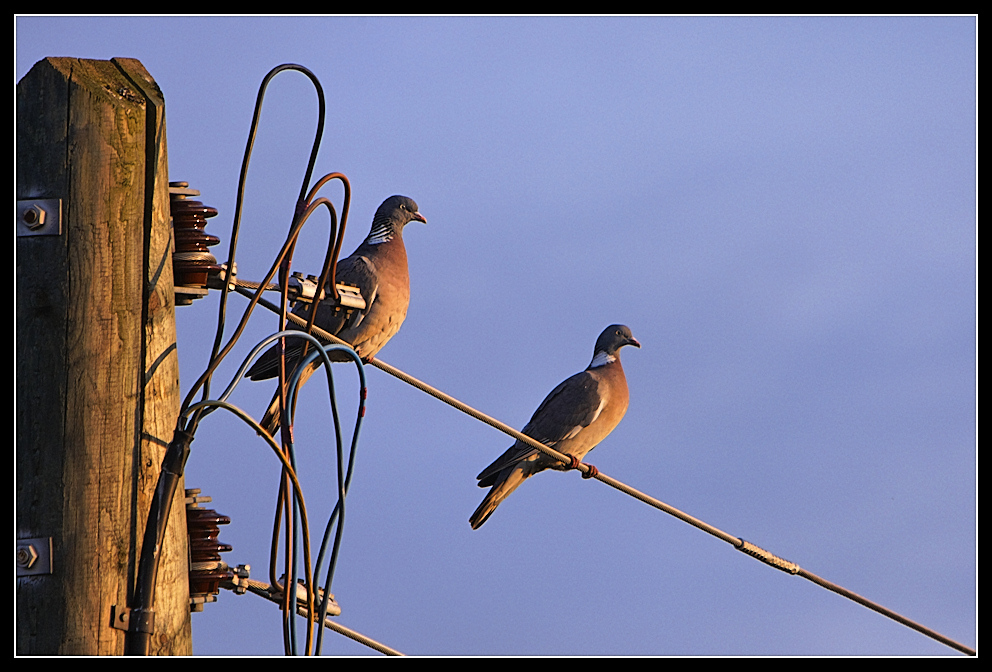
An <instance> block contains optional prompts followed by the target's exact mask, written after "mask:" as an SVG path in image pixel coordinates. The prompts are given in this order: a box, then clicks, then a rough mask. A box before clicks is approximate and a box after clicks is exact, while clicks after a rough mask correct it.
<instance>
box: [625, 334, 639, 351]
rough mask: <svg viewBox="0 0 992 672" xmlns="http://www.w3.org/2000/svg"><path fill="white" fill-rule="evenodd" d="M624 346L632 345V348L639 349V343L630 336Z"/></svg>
mask: <svg viewBox="0 0 992 672" xmlns="http://www.w3.org/2000/svg"><path fill="white" fill-rule="evenodd" d="M624 345H632V346H634V347H635V348H639V347H641V344H640V343H639V342H638V341H637V339H636V338H634V337H633V336H631V337H630V338H628V339H627V342H626V343H624Z"/></svg>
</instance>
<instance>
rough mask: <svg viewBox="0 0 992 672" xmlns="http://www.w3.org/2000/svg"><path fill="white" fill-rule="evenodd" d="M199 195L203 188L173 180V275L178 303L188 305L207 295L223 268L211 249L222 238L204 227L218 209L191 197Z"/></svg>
mask: <svg viewBox="0 0 992 672" xmlns="http://www.w3.org/2000/svg"><path fill="white" fill-rule="evenodd" d="M199 195H200V192H199V191H197V190H196V189H190V188H189V183H188V182H170V183H169V202H170V206H171V210H172V235H173V240H174V241H175V247H174V250H175V251H174V252H173V253H172V274H173V276H174V284H175V288H176V305H177V306H188V305H189V304H191V303H192V302H193V300H194V299H199V298H202V297H204V296H206V295H207V291H208V290H207V280H208V278H209V277H210V276H211V275H216V274H217V273H218V272H219V271H220V269H221V266H220V264H218V263H217V258H216V257H215V256H214V255H212V254H210V252H209V251H208V250H207V248H209V247H210V246H212V245H216V244H217V243H219V242H220V238H218V237H217V236H212V235H210V234H208V233H206V232H204V230H203V229H204V228H205V227H206V225H207V219H208V218H210V217H214V216H216V215H217V208H213V207H210V206H209V205H204V204H203V203H201V202H200V201H191V200H188V199H187V197H188V196H199Z"/></svg>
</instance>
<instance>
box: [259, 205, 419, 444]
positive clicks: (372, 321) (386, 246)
mask: <svg viewBox="0 0 992 672" xmlns="http://www.w3.org/2000/svg"><path fill="white" fill-rule="evenodd" d="M412 221H418V222H423V223H427V220H426V219H424V216H423V215H421V214H420V211H419V208H418V207H417V204H416V203H415V202H414V201H413V199H411V198H408V197H406V196H390V197H389V198H387V199H386V200H385V201H383V203H382V205H380V206H379V208H378V209H377V210H376V213H375V217H373V219H372V228H371V229H370V231H369V235H368V236H366V237H365V240H363V241H362V244H361V245H359V246H358V249H356V250H355V251H354V253H352V255H351V256H350V257H348V258H346V259H341V260H340V261H338V264H337V272H336V276H337V277H336V281H337V282H338V283H341V284H346V285H352V286H355V287H358V289H359V291H360V292H361V294H362V298H363V299H365V309H364V310H361V311H355V313H354V314H353V315H352V316H351V317H350V318H348V319H347V320H346V319H345V318H344V317H343V316H342V313H341V312H335V310H334V307H333V305H331V304H330V303H329V302H322V303H321V304H320V305H319V306H318V307H317V318H316V320H314V323H315V324H316V325H317V326H319V327H320V328H322V329H324V330H325V331H327V332H329V333H331V334H334V335H335V336H337V337H338V338H340V339H342V340H344V341H345V342H347V343H349V344H351V346H352V347H353V348H355V351H356V352H357V353H358V355H359V356H360V357H361V358H362V359H363V360H366V361H368V360H369V359H370V358H371V357H373V356H374V355H375V354H376V353H378V352H379V350H381V349H382V347H383V346H384V345H385V344H386V343H387V342H388V341H389V339H390V338H392V337H393V336H395V335H396V332H397V331H399V329H400V326H401V325H402V324H403V320H404V319H405V318H406V311H407V308H408V307H409V305H410V274H409V270H408V267H407V257H406V247H405V246H404V245H403V227H405V226H406V225H407V224H408V223H410V222H412ZM327 293H328V294H329V293H330V292H329V291H328V292H327ZM307 311H308V305H306V304H303V303H299V304H297V305H296V306H295V307H294V308H293V313H295V314H296V315H298V316H300V317H302V318H304V319H305V318H307V316H308V315H307ZM287 326H288V327H290V328H299V327H297V326H296V325H294V324H292V323H290V324H289V325H287ZM301 343H302V342H301V341H300V340H297V339H293V340H289V341H287V344H286V371H287V374H289V373H291V372H292V371H293V369H294V367H295V366H296V361H297V360H298V358H299V354H300V351H301V349H302V346H301ZM330 354H331V359H332V360H336V361H346V360H347V359H348V358H347V357H346V356H344V355H343V354H340V353H338V354H336V355H335V353H330ZM320 366H321V365H320V363H319V360H318V362H316V363H313V364H311V365H310V366H308V367H307V369H306V370H305V371H303V372H302V373H301V377H300V383H299V385H300V386H302V385H303V383H304V382H306V380H307V379H308V378H309V377H310V376H311V375H313V373H314V372H315V371H316V370H317V369H318V368H320ZM278 373H279V351H278V348H277V347H276V346H273V347H272V348H269V349H268V350H267V351H266V352H265V353H264V354H263V355H262V356H261V357H259V358H258V360H257V361H256V362H255V364H254V365H253V366H252V367H251V368H250V369H249V370H248V372H247V373H246V374H245V376H246V377H248V378H251V379H252V380H265V379H268V378H274V377H276V376H277V375H278ZM261 424H262V426H263V427H264V428H265V429H266V430H267V431H269V433H270V434H275V431H276V429H278V427H279V400H278V397H276V398H274V399H273V401H272V403H271V404H270V405H269V408H268V410H267V411H266V414H265V416H263V418H262V421H261Z"/></svg>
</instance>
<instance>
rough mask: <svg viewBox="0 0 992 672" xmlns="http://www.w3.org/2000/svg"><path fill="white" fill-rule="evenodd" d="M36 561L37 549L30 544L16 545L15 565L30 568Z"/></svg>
mask: <svg viewBox="0 0 992 672" xmlns="http://www.w3.org/2000/svg"><path fill="white" fill-rule="evenodd" d="M37 561H38V551H36V550H35V548H34V546H33V545H32V544H27V545H25V546H18V547H17V566H18V567H22V568H24V569H30V568H31V565H33V564H34V563H35V562H37Z"/></svg>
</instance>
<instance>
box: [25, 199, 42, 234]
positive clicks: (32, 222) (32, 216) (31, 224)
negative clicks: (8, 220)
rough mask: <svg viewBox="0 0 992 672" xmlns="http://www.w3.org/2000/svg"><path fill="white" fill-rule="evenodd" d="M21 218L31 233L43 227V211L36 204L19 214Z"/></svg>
mask: <svg viewBox="0 0 992 672" xmlns="http://www.w3.org/2000/svg"><path fill="white" fill-rule="evenodd" d="M21 217H22V218H23V219H24V223H25V224H26V225H27V227H28V228H29V229H31V230H32V231H34V230H36V229H40V228H41V227H43V226H44V225H45V210H44V208H41V207H40V206H38V205H37V204H35V205H32V206H31V207H29V208H27V209H26V210H25V211H24V212H23V213H21Z"/></svg>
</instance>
